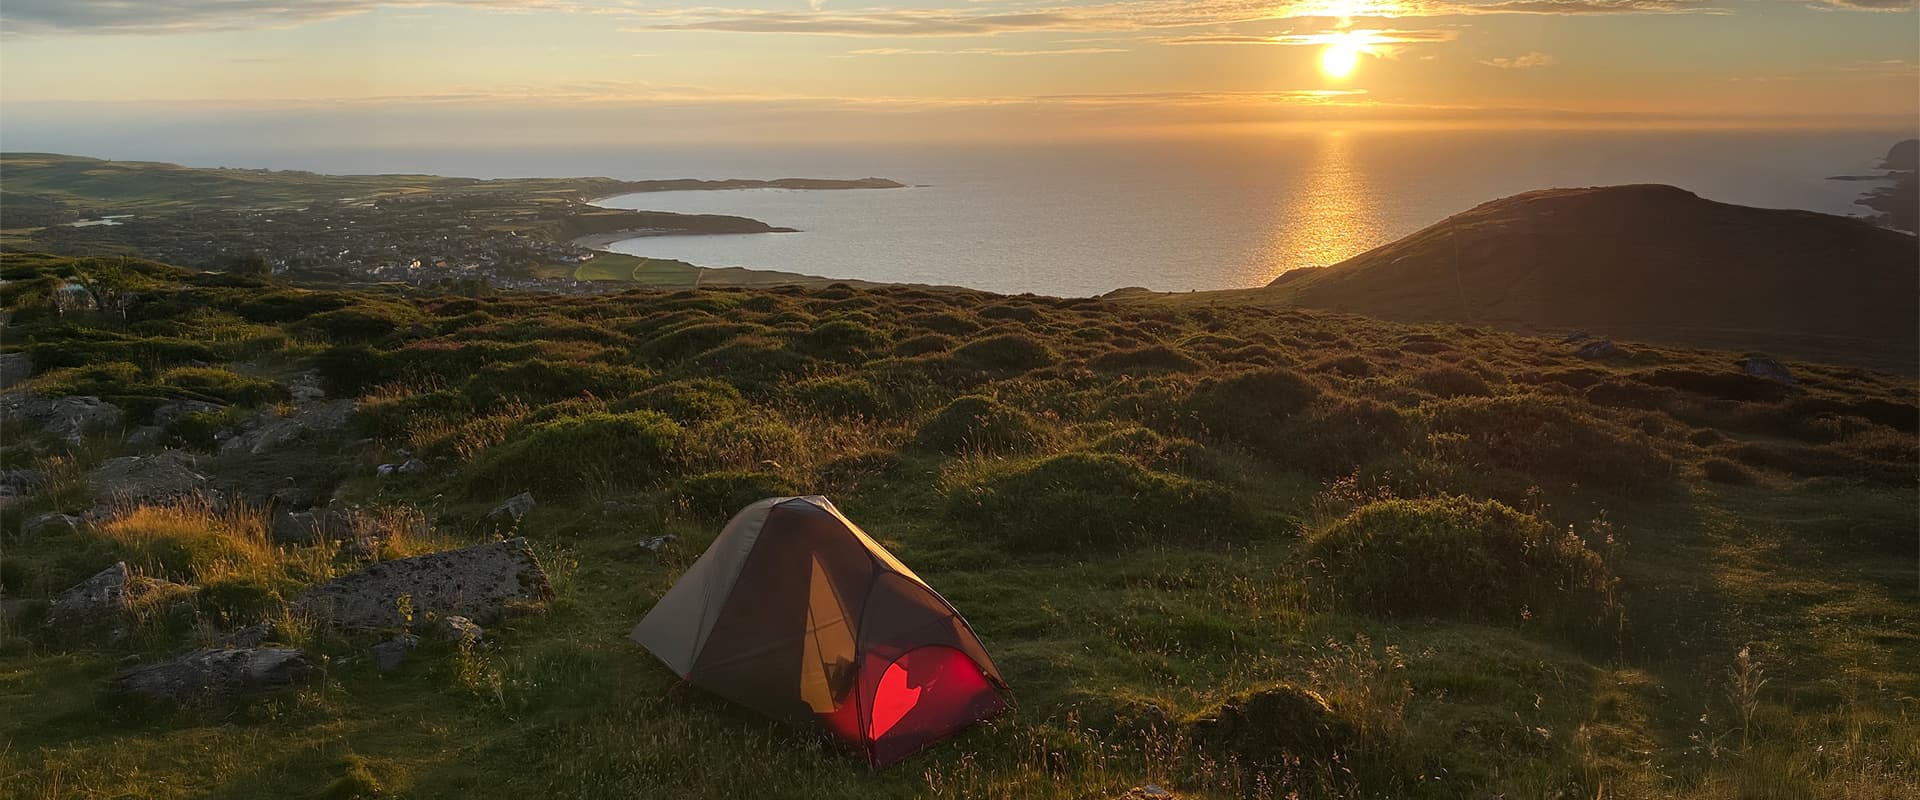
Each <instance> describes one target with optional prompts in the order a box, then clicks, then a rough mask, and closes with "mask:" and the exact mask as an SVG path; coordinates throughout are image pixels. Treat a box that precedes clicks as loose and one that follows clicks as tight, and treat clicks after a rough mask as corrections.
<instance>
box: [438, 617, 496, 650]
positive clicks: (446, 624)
mask: <svg viewBox="0 0 1920 800" xmlns="http://www.w3.org/2000/svg"><path fill="white" fill-rule="evenodd" d="M433 630H434V632H435V633H437V634H438V635H439V636H440V638H442V639H445V640H447V641H449V642H453V643H454V644H459V643H461V642H465V641H471V642H473V643H474V644H475V645H483V644H485V642H486V638H487V629H486V628H482V627H480V626H479V625H476V624H474V622H473V620H470V619H467V618H466V617H462V616H451V617H441V618H440V621H439V622H437V623H435V624H434V626H433Z"/></svg>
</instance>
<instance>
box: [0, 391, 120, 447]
mask: <svg viewBox="0 0 1920 800" xmlns="http://www.w3.org/2000/svg"><path fill="white" fill-rule="evenodd" d="M124 417H125V415H124V414H123V413H121V411H120V407H119V406H116V405H114V404H112V403H109V402H106V401H104V400H101V399H100V398H98V397H93V396H90V395H71V396H67V397H41V396H39V395H36V394H33V393H31V392H16V393H9V394H7V395H5V396H4V398H3V399H0V418H4V419H5V424H9V425H11V424H21V423H24V424H26V425H29V426H32V427H34V428H38V429H40V430H42V431H45V432H47V433H48V434H50V435H52V436H54V437H55V438H58V439H60V440H61V441H64V442H66V443H67V444H70V445H77V444H79V443H80V441H81V440H82V439H84V438H85V437H86V434H87V433H88V432H89V431H94V430H98V429H101V428H110V427H113V426H115V425H118V424H120V421H121V420H122V419H123V418H124Z"/></svg>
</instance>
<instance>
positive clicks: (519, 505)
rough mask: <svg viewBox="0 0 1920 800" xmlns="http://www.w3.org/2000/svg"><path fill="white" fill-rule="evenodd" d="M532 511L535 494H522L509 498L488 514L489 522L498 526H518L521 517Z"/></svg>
mask: <svg viewBox="0 0 1920 800" xmlns="http://www.w3.org/2000/svg"><path fill="white" fill-rule="evenodd" d="M532 510H533V493H532V492H521V493H519V494H516V495H514V496H512V497H509V498H507V500H506V502H504V503H501V504H500V505H497V506H494V507H493V510H492V511H489V512H487V520H488V521H490V522H493V523H495V524H497V525H512V524H517V523H519V522H520V518H521V517H524V516H526V515H527V512H529V511H532Z"/></svg>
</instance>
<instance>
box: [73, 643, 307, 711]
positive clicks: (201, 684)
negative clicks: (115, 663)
mask: <svg viewBox="0 0 1920 800" xmlns="http://www.w3.org/2000/svg"><path fill="white" fill-rule="evenodd" d="M317 674H319V668H318V667H317V666H316V665H315V664H314V662H313V659H311V658H309V657H307V654H306V653H304V652H301V651H299V650H294V649H290V648H283V647H223V648H214V649H207V650H197V651H195V652H192V653H188V654H187V655H184V656H181V657H180V658H177V659H174V660H172V661H167V662H163V663H159V664H147V665H143V666H137V667H133V668H130V669H127V670H124V671H122V672H120V673H119V674H117V675H115V676H113V678H112V680H111V681H110V682H109V684H108V692H109V693H110V694H112V695H114V696H117V697H120V698H122V699H134V700H141V701H147V702H156V703H165V704H172V705H194V704H199V703H206V702H215V701H219V700H225V699H234V698H241V697H250V696H255V695H260V694H266V693H269V692H275V691H280V690H283V689H289V688H293V687H295V686H299V685H301V684H303V683H305V682H307V681H308V680H309V679H311V678H312V677H313V676H315V675H317Z"/></svg>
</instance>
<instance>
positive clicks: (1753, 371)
mask: <svg viewBox="0 0 1920 800" xmlns="http://www.w3.org/2000/svg"><path fill="white" fill-rule="evenodd" d="M1740 369H1742V370H1745V371H1746V373H1747V374H1748V375H1751V376H1753V377H1755V378H1762V379H1765V380H1770V381H1773V382H1774V383H1779V384H1784V385H1787V386H1793V385H1795V384H1798V383H1799V382H1800V381H1798V380H1795V379H1794V377H1793V372H1792V371H1791V370H1789V369H1787V367H1786V365H1785V364H1782V363H1780V362H1778V361H1775V360H1773V359H1771V358H1767V357H1766V356H1747V357H1746V358H1743V359H1740Z"/></svg>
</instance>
